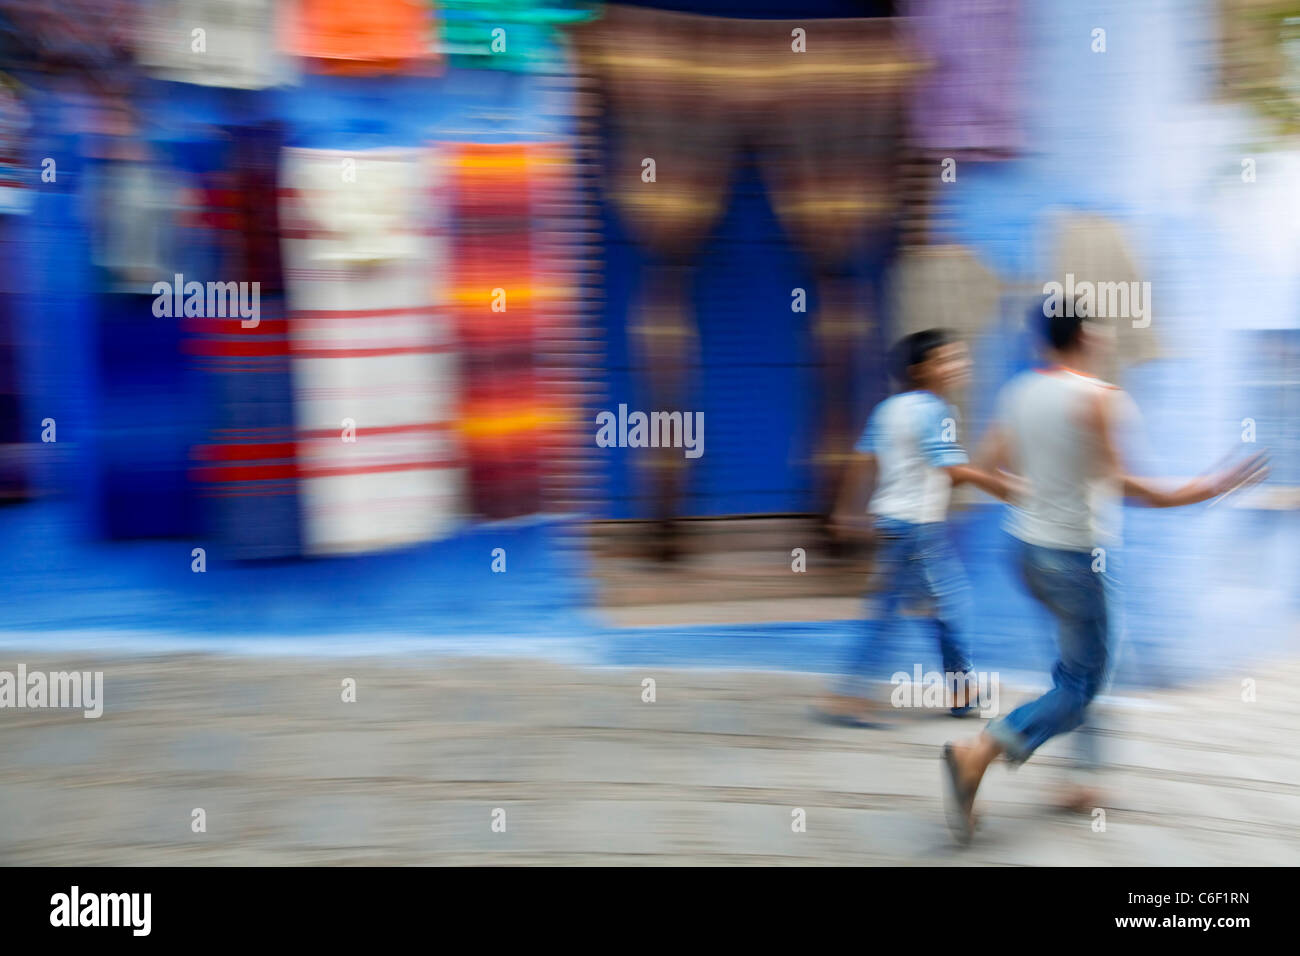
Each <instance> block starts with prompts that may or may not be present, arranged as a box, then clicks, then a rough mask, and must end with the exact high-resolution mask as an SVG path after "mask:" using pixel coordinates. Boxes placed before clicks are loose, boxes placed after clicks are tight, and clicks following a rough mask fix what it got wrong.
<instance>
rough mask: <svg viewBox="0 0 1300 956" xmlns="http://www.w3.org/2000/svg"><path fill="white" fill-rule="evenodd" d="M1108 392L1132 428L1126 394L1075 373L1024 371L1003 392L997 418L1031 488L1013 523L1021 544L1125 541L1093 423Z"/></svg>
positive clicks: (1120, 419)
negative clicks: (1094, 407) (1094, 410)
mask: <svg viewBox="0 0 1300 956" xmlns="http://www.w3.org/2000/svg"><path fill="white" fill-rule="evenodd" d="M1103 389H1105V390H1114V392H1115V395H1114V397H1113V398H1112V404H1113V407H1114V413H1115V418H1116V421H1117V423H1127V424H1131V423H1132V419H1133V418H1134V417H1135V416H1134V414H1133V412H1134V409H1133V406H1132V403H1131V402H1130V401H1129V400H1128V398H1127V396H1125V395H1124V393H1123V392H1121V391H1119V390H1118V389H1117V388H1116V386H1114V385H1111V384H1109V383H1107V382H1104V381H1102V380H1101V379H1099V378H1095V377H1093V376H1091V375H1085V374H1083V373H1081V372H1076V371H1073V370H1071V369H1067V368H1060V367H1058V368H1054V369H1041V370H1035V371H1031V372H1024V373H1022V374H1020V375H1018V376H1016V377H1015V378H1013V379H1012V380H1011V381H1010V382H1008V383H1007V385H1006V386H1005V387H1004V388H1003V389H1002V394H1001V396H1000V397H999V406H998V407H999V411H998V419H999V421H1000V422H1001V423H1002V425H1003V427H1004V428H1005V429H1006V431H1007V435H1008V438H1009V440H1010V445H1011V452H1010V454H1011V465H1012V470H1013V471H1015V472H1016V473H1017V474H1019V475H1020V476H1021V477H1022V478H1024V479H1025V481H1026V483H1027V486H1028V487H1027V489H1026V491H1025V493H1024V495H1023V496H1022V497H1021V498H1020V499H1019V500H1017V501H1016V502H1015V504H1014V505H1013V506H1012V508H1011V510H1010V512H1009V514H1008V516H1007V522H1006V528H1007V530H1008V531H1009V532H1010V533H1011V534H1013V535H1014V536H1015V537H1017V538H1019V539H1020V540H1021V541H1025V542H1027V543H1029V544H1036V545H1039V546H1040V547H1044V548H1058V549H1060V550H1064V551H1091V550H1092V549H1093V548H1094V547H1097V546H1099V545H1103V546H1113V545H1117V544H1118V543H1119V539H1120V516H1121V508H1120V506H1121V504H1122V496H1121V489H1120V487H1119V484H1118V481H1117V480H1115V479H1114V478H1113V477H1109V478H1108V477H1103V475H1102V468H1101V461H1102V459H1101V448H1100V447H1099V441H1098V439H1097V436H1096V434H1095V433H1093V432H1092V431H1091V429H1090V428H1089V427H1088V423H1087V421H1088V410H1089V406H1090V404H1091V402H1092V401H1093V400H1095V398H1096V397H1097V395H1098V392H1099V391H1101V390H1103Z"/></svg>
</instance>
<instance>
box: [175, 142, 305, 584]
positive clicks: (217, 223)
mask: <svg viewBox="0 0 1300 956" xmlns="http://www.w3.org/2000/svg"><path fill="white" fill-rule="evenodd" d="M226 133H227V138H228V140H229V147H228V152H226V153H224V154H223V162H222V164H221V165H222V169H221V171H220V173H219V174H213V175H209V176H207V177H206V178H205V185H206V188H205V190H204V192H203V195H204V197H205V199H204V202H203V204H202V205H203V210H204V211H203V213H202V214H201V219H202V221H203V222H205V223H207V224H208V225H209V226H210V227H211V228H212V229H213V231H214V232H215V233H216V234H217V235H218V236H219V237H220V238H219V241H218V242H217V243H216V245H217V246H218V247H219V248H221V249H222V250H223V251H224V255H222V257H221V262H220V263H219V265H218V267H217V275H218V277H219V278H223V279H226V280H229V281H240V282H257V283H259V284H260V289H261V295H260V304H261V319H260V321H259V323H258V324H257V326H256V327H254V328H245V327H244V326H243V325H242V323H241V320H240V319H239V318H238V317H234V318H229V317H228V318H221V317H207V318H201V319H196V318H188V319H183V320H182V321H183V322H184V323H185V327H186V331H187V332H188V333H189V334H190V338H189V340H188V342H187V349H188V351H189V352H190V354H191V355H192V356H193V360H194V361H195V363H196V364H197V366H198V367H199V368H200V369H202V370H203V371H205V372H206V373H207V374H208V381H209V383H210V393H209V394H210V395H211V396H212V401H213V404H212V408H211V415H212V425H211V432H210V436H209V440H208V441H209V443H208V444H205V445H203V446H201V447H199V448H197V449H195V451H194V455H193V457H194V458H195V459H196V465H195V468H194V470H193V472H192V475H193V477H194V478H195V480H197V481H199V482H200V483H201V484H202V486H203V491H204V497H205V499H206V504H207V512H208V520H209V525H210V529H211V531H212V533H213V535H214V537H215V539H216V541H217V543H218V545H219V548H220V553H221V554H222V555H223V556H225V557H229V558H236V559H256V558H260V559H267V558H285V557H292V556H296V555H298V554H299V553H300V551H301V545H300V542H299V529H298V524H299V522H298V468H297V448H296V445H295V435H294V419H293V415H294V409H293V389H292V382H291V378H290V372H289V329H288V321H287V320H286V318H285V312H284V295H283V285H284V280H283V272H282V268H281V264H280V235H279V232H280V230H279V217H278V215H277V212H278V209H277V202H276V195H277V188H276V187H277V184H276V175H277V170H278V164H279V159H280V143H281V139H282V133H281V130H280V129H278V128H276V127H273V126H272V127H257V126H250V127H230V128H227V130H226ZM194 278H199V277H198V276H194ZM202 278H204V279H207V278H210V277H209V276H203V277H202Z"/></svg>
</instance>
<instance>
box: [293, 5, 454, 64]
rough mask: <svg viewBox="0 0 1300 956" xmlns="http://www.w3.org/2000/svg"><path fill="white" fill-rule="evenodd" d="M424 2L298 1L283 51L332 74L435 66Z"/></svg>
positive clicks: (429, 17) (431, 25) (430, 20)
mask: <svg viewBox="0 0 1300 956" xmlns="http://www.w3.org/2000/svg"><path fill="white" fill-rule="evenodd" d="M430 8H431V5H430V4H429V3H428V2H426V0H299V2H298V9H297V15H296V16H295V17H294V18H293V20H292V25H291V27H290V35H289V41H288V44H287V45H288V48H289V49H290V50H291V51H292V52H293V53H296V54H297V55H299V56H302V57H307V58H309V59H312V60H316V61H319V62H318V64H317V66H318V68H320V69H321V70H323V71H325V72H331V73H351V74H357V73H388V72H402V71H405V70H408V69H411V68H413V67H415V66H427V65H430V64H433V63H436V62H438V59H439V58H438V56H437V54H436V53H434V52H433V50H432V49H431V41H432V38H433V35H434V22H433V15H432V13H431V9H430Z"/></svg>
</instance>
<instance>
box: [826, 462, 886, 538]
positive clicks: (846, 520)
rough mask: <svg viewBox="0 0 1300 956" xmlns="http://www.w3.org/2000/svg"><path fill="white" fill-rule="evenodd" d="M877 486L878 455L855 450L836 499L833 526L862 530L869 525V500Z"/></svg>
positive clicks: (832, 519)
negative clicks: (867, 520) (866, 519)
mask: <svg viewBox="0 0 1300 956" xmlns="http://www.w3.org/2000/svg"><path fill="white" fill-rule="evenodd" d="M875 486H876V456H875V455H874V454H872V453H870V452H863V451H855V452H854V453H853V456H852V457H851V458H850V459H849V467H848V469H847V471H846V473H845V475H844V481H843V483H842V484H841V485H840V493H839V496H838V498H837V499H836V501H835V511H834V513H833V514H832V515H831V522H832V524H833V526H834V527H836V528H838V529H842V530H848V529H857V530H859V531H862V530H863V529H864V528H865V527H866V526H867V525H866V522H865V516H866V512H867V502H868V501H870V500H871V493H872V492H873V491H874V490H875Z"/></svg>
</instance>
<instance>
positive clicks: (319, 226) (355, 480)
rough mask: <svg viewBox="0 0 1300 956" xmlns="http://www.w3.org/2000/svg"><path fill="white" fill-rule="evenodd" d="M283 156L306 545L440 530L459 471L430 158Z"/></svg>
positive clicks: (381, 153)
mask: <svg viewBox="0 0 1300 956" xmlns="http://www.w3.org/2000/svg"><path fill="white" fill-rule="evenodd" d="M345 161H349V162H351V163H354V164H355V165H354V166H352V167H348V168H351V169H353V170H354V172H355V175H354V176H350V175H349V174H347V173H346V172H345ZM281 168H282V174H281V230H282V234H281V241H282V249H283V257H284V263H285V280H286V286H287V292H288V301H289V306H290V316H289V341H290V348H291V356H292V369H293V381H294V403H295V418H296V427H297V455H298V467H299V475H300V480H301V485H300V489H301V490H300V493H301V496H302V513H303V539H304V550H305V551H306V553H308V554H332V553H348V552H363V551H371V550H377V549H382V548H389V547H394V546H399V545H403V544H408V543H412V542H417V541H425V540H429V539H433V538H437V537H440V536H443V535H445V534H447V533H449V532H450V531H451V530H452V528H453V527H454V526H455V525H456V523H457V519H458V517H459V515H460V513H461V510H462V470H461V461H460V453H459V449H458V442H457V440H456V435H455V432H454V427H453V419H454V416H455V412H456V402H457V394H458V392H457V385H456V380H457V368H456V362H457V355H456V350H455V344H454V338H453V335H452V328H451V326H450V323H448V322H447V320H446V317H445V315H444V314H443V312H442V310H440V309H439V308H438V304H439V302H440V301H441V299H442V290H441V282H440V281H439V276H440V274H441V272H442V270H443V269H444V268H445V265H444V261H445V252H444V250H443V247H442V242H441V241H440V236H439V235H438V231H437V230H436V229H435V228H434V227H433V222H432V219H431V216H430V210H431V209H432V208H435V207H436V205H437V203H438V202H439V201H440V197H439V196H438V195H437V193H438V190H437V189H436V187H435V183H434V177H433V175H432V174H433V172H434V170H436V169H437V164H436V163H429V162H426V161H424V159H423V157H422V154H421V151H420V150H415V149H396V148H394V149H376V150H360V151H357V152H354V153H347V152H342V151H335V150H308V149H287V150H285V152H284V154H283V159H282V166H281ZM349 426H350V427H351V428H353V429H354V432H345V429H346V428H348V427H349Z"/></svg>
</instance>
